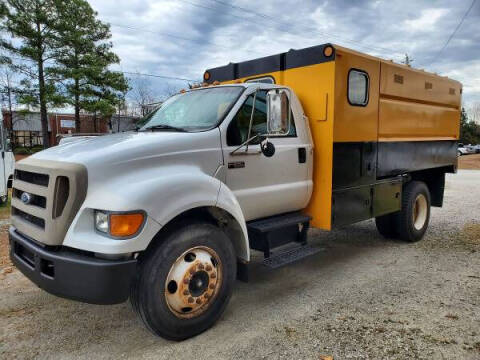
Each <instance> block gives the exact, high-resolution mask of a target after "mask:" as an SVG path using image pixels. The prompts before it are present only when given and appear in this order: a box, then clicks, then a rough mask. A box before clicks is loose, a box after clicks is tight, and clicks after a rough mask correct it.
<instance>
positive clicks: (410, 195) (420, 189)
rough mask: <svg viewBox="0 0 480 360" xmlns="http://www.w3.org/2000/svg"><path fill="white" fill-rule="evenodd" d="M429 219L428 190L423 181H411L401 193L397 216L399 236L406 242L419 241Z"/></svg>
mask: <svg viewBox="0 0 480 360" xmlns="http://www.w3.org/2000/svg"><path fill="white" fill-rule="evenodd" d="M429 221H430V192H429V191H428V187H427V185H426V184H425V183H423V182H421V181H411V182H409V183H408V184H406V185H405V187H404V189H403V194H402V210H401V211H400V212H399V213H398V217H397V231H398V235H399V238H400V239H401V240H403V241H407V242H416V241H420V240H421V239H422V238H423V236H424V235H425V232H426V231H427V227H428V223H429Z"/></svg>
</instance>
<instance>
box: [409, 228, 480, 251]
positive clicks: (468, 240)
mask: <svg viewBox="0 0 480 360" xmlns="http://www.w3.org/2000/svg"><path fill="white" fill-rule="evenodd" d="M417 246H418V247H421V248H425V249H427V250H432V249H448V250H456V251H459V250H460V251H468V252H472V253H475V252H478V251H480V223H478V222H472V223H467V224H465V225H464V226H463V228H462V229H460V230H459V231H456V232H452V234H451V235H450V236H447V237H445V236H439V237H438V238H436V239H434V240H433V241H421V242H419V243H418V245H417Z"/></svg>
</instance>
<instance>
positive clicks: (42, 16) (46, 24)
mask: <svg viewBox="0 0 480 360" xmlns="http://www.w3.org/2000/svg"><path fill="white" fill-rule="evenodd" d="M57 19H58V17H57V12H56V7H55V6H54V2H53V0H0V30H2V33H3V34H4V35H3V36H2V38H0V47H1V48H3V49H5V50H7V51H8V55H6V56H3V57H2V62H3V63H7V64H9V65H10V66H11V68H12V69H14V70H15V71H17V72H19V73H21V74H22V75H23V79H22V81H21V82H20V94H19V95H18V101H19V103H22V104H26V105H28V106H32V107H35V108H39V109H40V118H41V124H42V136H43V146H44V147H48V145H49V138H48V117H47V116H48V115H47V107H48V106H51V105H52V106H59V105H62V104H63V102H64V100H65V99H64V98H63V97H62V96H61V94H60V93H59V91H58V85H57V84H58V82H57V80H58V79H56V78H55V74H54V72H52V71H51V70H52V64H51V61H52V60H53V59H54V57H55V56H54V54H55V51H56V47H55V46H56V31H55V22H56V21H57ZM7 34H8V36H9V37H8V38H6V37H5V35H7ZM14 59H20V61H15V62H13V61H12V60H14Z"/></svg>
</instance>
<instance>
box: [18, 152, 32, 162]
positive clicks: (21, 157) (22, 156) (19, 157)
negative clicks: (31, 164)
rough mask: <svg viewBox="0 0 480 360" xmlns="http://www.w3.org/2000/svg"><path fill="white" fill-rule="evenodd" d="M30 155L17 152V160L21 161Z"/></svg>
mask: <svg viewBox="0 0 480 360" xmlns="http://www.w3.org/2000/svg"><path fill="white" fill-rule="evenodd" d="M29 156H30V155H24V154H15V161H20V160H23V159H25V158H27V157H29Z"/></svg>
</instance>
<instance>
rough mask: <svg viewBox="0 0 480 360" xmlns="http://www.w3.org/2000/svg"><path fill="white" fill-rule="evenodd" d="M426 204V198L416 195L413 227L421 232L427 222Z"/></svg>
mask: <svg viewBox="0 0 480 360" xmlns="http://www.w3.org/2000/svg"><path fill="white" fill-rule="evenodd" d="M427 213H428V203H427V198H426V197H425V195H423V194H418V195H417V197H416V198H415V203H414V204H413V214H412V217H413V227H414V228H415V229H416V230H421V229H422V228H423V227H424V226H425V222H426V221H427Z"/></svg>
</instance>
